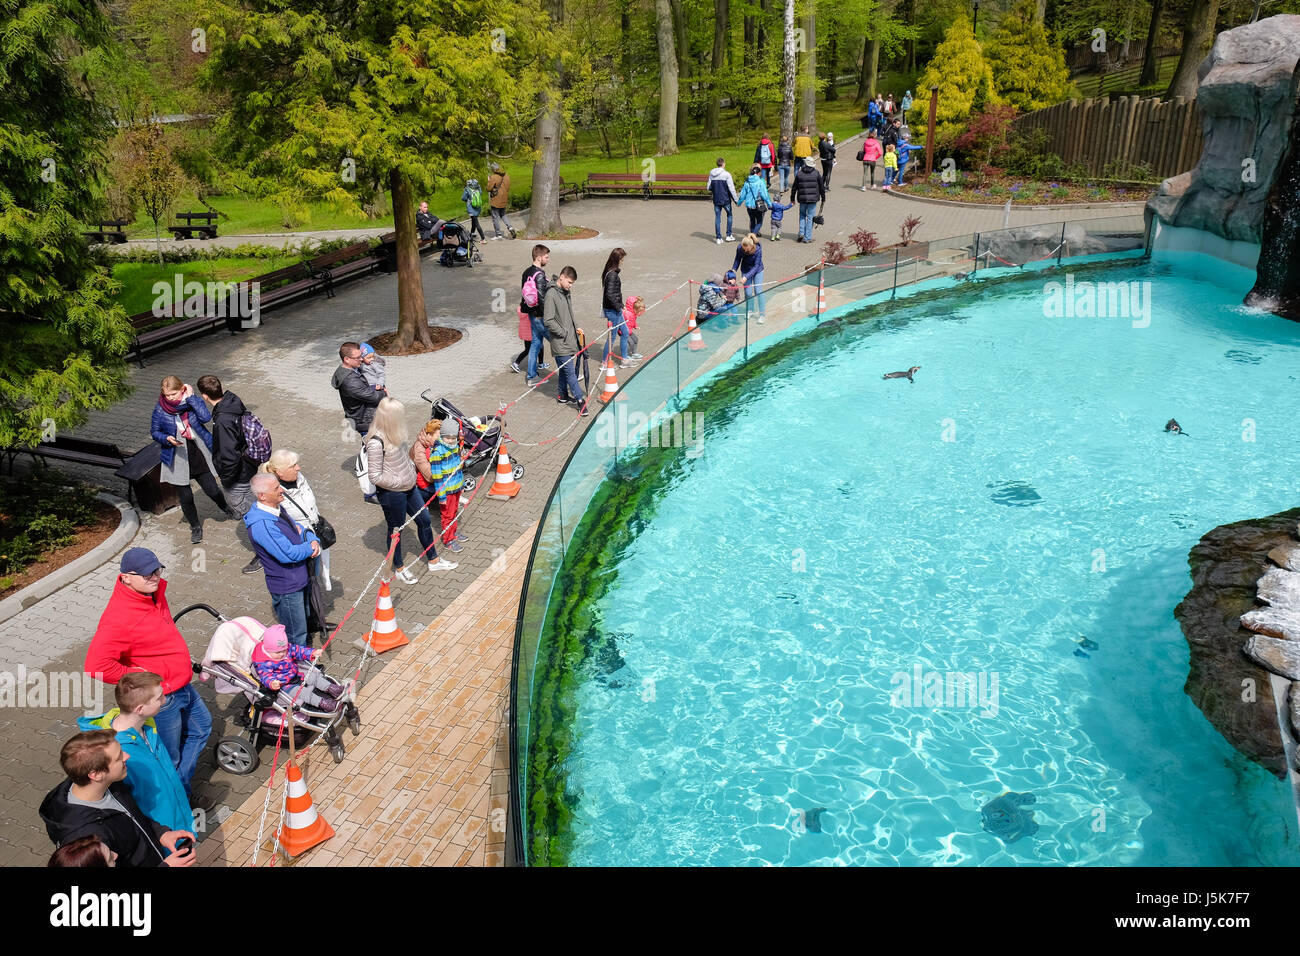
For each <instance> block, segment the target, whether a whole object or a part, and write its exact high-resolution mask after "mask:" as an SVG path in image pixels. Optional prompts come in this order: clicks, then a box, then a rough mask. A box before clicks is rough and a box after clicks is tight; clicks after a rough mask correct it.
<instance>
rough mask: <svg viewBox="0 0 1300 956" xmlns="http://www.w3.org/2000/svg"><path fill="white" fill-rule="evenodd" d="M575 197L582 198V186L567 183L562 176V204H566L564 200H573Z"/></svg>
mask: <svg viewBox="0 0 1300 956" xmlns="http://www.w3.org/2000/svg"><path fill="white" fill-rule="evenodd" d="M574 196H577V197H578V198H579V199H581V198H582V186H581V185H580V184H576V183H566V182H565V181H564V177H563V176H561V177H560V202H564V200H566V199H572V198H573V197H574Z"/></svg>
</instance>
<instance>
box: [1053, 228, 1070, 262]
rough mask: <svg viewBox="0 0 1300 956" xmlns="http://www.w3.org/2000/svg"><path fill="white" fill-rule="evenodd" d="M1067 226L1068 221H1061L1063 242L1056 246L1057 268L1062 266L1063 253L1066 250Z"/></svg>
mask: <svg viewBox="0 0 1300 956" xmlns="http://www.w3.org/2000/svg"><path fill="white" fill-rule="evenodd" d="M1067 221H1068V220H1067ZM1065 226H1066V223H1064V222H1063V223H1061V244H1060V245H1059V246H1057V247H1056V268H1058V269H1059V268H1061V253H1063V252H1065Z"/></svg>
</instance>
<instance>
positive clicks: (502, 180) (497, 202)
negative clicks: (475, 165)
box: [487, 163, 515, 239]
mask: <svg viewBox="0 0 1300 956" xmlns="http://www.w3.org/2000/svg"><path fill="white" fill-rule="evenodd" d="M487 185H488V208H489V209H490V210H491V211H492V238H493V239H500V238H502V236H501V227H502V226H505V227H506V230H507V231H508V232H509V233H510V238H511V239H513V238H514V237H515V227H514V226H512V225H510V220H509V219H507V218H506V206H508V205H509V204H510V174H509V173H507V172H506V171H505V170H503V169H502V168H501V167H500V165H498V164H497V163H493V164H492V175H491V176H489V177H488V181H487Z"/></svg>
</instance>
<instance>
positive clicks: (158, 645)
mask: <svg viewBox="0 0 1300 956" xmlns="http://www.w3.org/2000/svg"><path fill="white" fill-rule="evenodd" d="M162 570H163V566H162V562H161V561H159V560H158V556H157V555H156V554H154V553H153V552H152V551H150V550H148V549H147V548H130V549H128V550H127V552H126V553H125V554H123V555H122V563H121V565H120V567H119V571H120V573H119V574H118V576H117V582H116V583H115V584H114V585H113V595H112V597H110V598H109V599H108V607H107V608H105V609H104V613H103V615H102V616H101V617H100V619H99V627H97V628H96V629H95V636H94V637H92V638H91V639H90V648H89V649H88V650H87V651H86V673H88V674H93V675H94V676H96V677H98V678H100V679H101V680H103V681H104V682H105V683H106V684H116V683H117V682H118V680H120V679H121V677H122V675H123V674H125V673H127V672H128V671H148V672H150V673H153V674H157V675H159V676H160V677H161V678H162V689H163V693H164V694H165V695H166V696H165V697H164V698H163V706H162V709H161V710H160V711H158V713H157V715H155V717H154V723H155V725H156V726H157V728H158V736H159V737H160V738H161V739H162V742H163V746H164V747H166V748H167V753H168V755H169V756H170V757H171V759H172V764H173V765H174V766H175V767H176V773H177V774H178V775H179V776H180V778H181V783H183V784H184V785H185V792H186V793H187V794H188V793H189V792H190V778H191V777H193V776H194V768H195V766H196V765H197V764H198V760H199V754H200V753H201V752H202V751H203V746H204V744H206V743H207V741H208V737H209V735H210V734H211V733H212V715H211V714H209V713H208V708H207V706H206V705H205V704H204V703H203V701H202V700H201V699H200V698H199V695H198V692H197V691H195V689H194V686H193V684H192V683H191V679H192V678H193V676H194V665H193V662H192V661H191V659H190V649H189V645H187V644H186V643H185V638H184V636H182V634H181V632H180V631H179V630H178V629H177V627H176V625H175V623H173V621H172V612H171V608H170V607H168V605H167V582H166V581H164V580H163V578H162Z"/></svg>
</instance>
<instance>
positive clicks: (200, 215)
mask: <svg viewBox="0 0 1300 956" xmlns="http://www.w3.org/2000/svg"><path fill="white" fill-rule="evenodd" d="M176 218H177V219H184V220H185V225H183V226H168V227H167V231H168V232H170V233H172V234H173V235H175V236H176V238H177V239H178V240H180V239H193V238H194V233H196V232H197V233H198V234H199V238H200V239H215V238H217V214H216V213H215V212H211V211H207V212H178V213H177V214H176ZM196 219H198V220H202V225H198V226H196V225H195V224H194V221H195V220H196Z"/></svg>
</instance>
